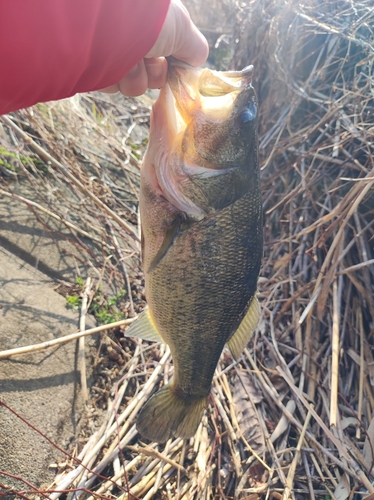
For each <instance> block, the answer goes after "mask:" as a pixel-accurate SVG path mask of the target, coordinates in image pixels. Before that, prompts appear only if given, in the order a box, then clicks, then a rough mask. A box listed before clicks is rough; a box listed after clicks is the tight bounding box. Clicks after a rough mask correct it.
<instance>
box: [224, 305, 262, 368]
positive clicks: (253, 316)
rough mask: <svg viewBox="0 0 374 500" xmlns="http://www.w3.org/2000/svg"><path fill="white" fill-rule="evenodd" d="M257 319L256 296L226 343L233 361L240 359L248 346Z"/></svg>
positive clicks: (258, 311) (258, 315)
mask: <svg viewBox="0 0 374 500" xmlns="http://www.w3.org/2000/svg"><path fill="white" fill-rule="evenodd" d="M259 317H260V306H259V304H258V300H257V296H256V295H255V296H254V297H253V299H252V302H251V305H250V306H249V309H248V311H247V313H246V315H245V316H244V318H243V319H242V322H241V323H240V325H239V327H238V329H237V330H236V332H235V333H234V335H233V336H232V337H231V339H230V340H229V341H228V342H227V347H228V348H229V349H230V352H231V354H232V356H233V357H234V358H235V359H238V358H239V357H240V355H241V353H242V352H243V349H244V348H245V346H246V345H247V344H248V342H249V340H250V338H251V337H252V333H253V332H254V330H255V328H256V326H257V323H258V320H259Z"/></svg>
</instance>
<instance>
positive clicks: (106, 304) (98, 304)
mask: <svg viewBox="0 0 374 500" xmlns="http://www.w3.org/2000/svg"><path fill="white" fill-rule="evenodd" d="M125 295H126V291H125V290H120V292H119V293H117V294H116V295H113V296H111V297H108V298H106V297H104V295H103V293H102V291H101V287H99V288H98V290H97V292H96V294H95V296H94V298H93V299H92V302H91V306H90V308H89V310H88V312H90V313H91V314H93V315H94V316H95V318H96V319H97V321H98V322H99V323H103V324H108V323H114V322H115V321H120V320H122V319H125V315H124V314H123V312H122V311H121V310H120V303H121V301H122V299H123V297H124V296H125Z"/></svg>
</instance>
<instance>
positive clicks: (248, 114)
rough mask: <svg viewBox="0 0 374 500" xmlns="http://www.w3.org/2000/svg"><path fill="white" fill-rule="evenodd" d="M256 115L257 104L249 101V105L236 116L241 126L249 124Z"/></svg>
mask: <svg viewBox="0 0 374 500" xmlns="http://www.w3.org/2000/svg"><path fill="white" fill-rule="evenodd" d="M256 116H257V106H256V104H255V103H254V102H253V101H251V102H250V103H249V105H248V106H247V107H246V108H245V109H244V111H242V112H241V113H240V114H239V116H238V121H239V124H240V125H242V126H246V125H249V124H251V123H252V122H253V120H254V119H255V118H256Z"/></svg>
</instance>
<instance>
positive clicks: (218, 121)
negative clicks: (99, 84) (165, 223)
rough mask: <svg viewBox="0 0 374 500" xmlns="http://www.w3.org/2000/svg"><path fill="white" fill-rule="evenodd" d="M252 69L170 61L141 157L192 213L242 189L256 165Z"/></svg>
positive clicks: (166, 192)
mask: <svg viewBox="0 0 374 500" xmlns="http://www.w3.org/2000/svg"><path fill="white" fill-rule="evenodd" d="M252 74H253V67H252V66H248V67H246V68H244V69H243V70H242V71H227V72H220V71H214V70H210V69H207V68H205V69H201V68H193V67H191V66H189V65H186V64H183V63H181V62H179V61H171V62H169V70H168V83H167V85H166V86H165V87H164V88H163V89H162V90H161V92H160V96H159V98H158V99H157V101H156V103H155V104H154V107H153V112H152V117H151V133H150V143H149V146H148V152H147V157H148V160H147V157H146V162H145V163H148V164H149V163H152V166H153V168H154V174H155V175H154V177H153V178H154V181H155V182H156V181H157V188H158V189H159V190H160V191H161V192H162V194H163V196H164V197H165V198H166V199H167V200H168V201H169V202H170V203H171V205H172V206H173V207H174V208H175V209H177V210H179V211H181V212H183V213H184V214H186V215H187V216H188V217H189V218H191V219H193V220H201V219H202V218H204V217H205V215H206V214H207V213H210V212H211V211H214V210H217V209H220V208H222V207H224V206H227V205H228V204H230V203H232V202H234V201H235V199H237V198H238V197H240V196H242V195H243V194H244V192H245V190H246V189H247V187H248V183H249V182H250V176H251V170H253V169H256V168H257V99H256V94H255V91H254V88H253V87H252ZM150 160H151V161H150Z"/></svg>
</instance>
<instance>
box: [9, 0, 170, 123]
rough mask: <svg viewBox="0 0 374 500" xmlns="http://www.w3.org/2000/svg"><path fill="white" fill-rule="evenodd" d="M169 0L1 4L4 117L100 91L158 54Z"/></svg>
mask: <svg viewBox="0 0 374 500" xmlns="http://www.w3.org/2000/svg"><path fill="white" fill-rule="evenodd" d="M168 6H169V0H0V114H4V113H8V112H10V111H14V110H16V109H20V108H24V107H27V106H31V105H33V104H35V103H37V102H41V101H49V100H53V99H62V98H64V97H69V96H72V95H74V94H75V93H77V92H87V91H90V90H98V89H101V88H104V87H106V86H108V85H112V84H114V83H117V82H119V81H120V80H121V78H122V77H123V76H124V75H126V74H127V73H128V72H129V71H130V69H131V68H133V67H134V66H135V65H136V64H137V63H138V62H139V61H140V60H141V59H142V58H143V57H144V56H145V55H146V54H147V53H148V52H149V50H150V49H151V48H152V46H153V44H154V43H155V41H156V39H157V36H158V34H159V32H160V30H161V27H162V25H163V22H164V20H165V17H166V13H167V9H168Z"/></svg>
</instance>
